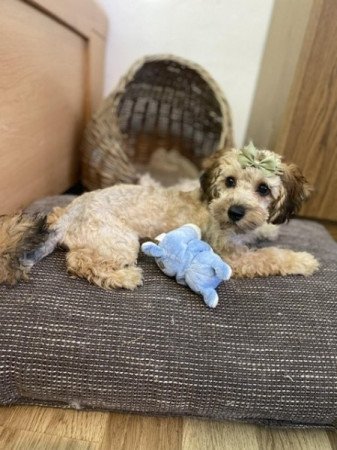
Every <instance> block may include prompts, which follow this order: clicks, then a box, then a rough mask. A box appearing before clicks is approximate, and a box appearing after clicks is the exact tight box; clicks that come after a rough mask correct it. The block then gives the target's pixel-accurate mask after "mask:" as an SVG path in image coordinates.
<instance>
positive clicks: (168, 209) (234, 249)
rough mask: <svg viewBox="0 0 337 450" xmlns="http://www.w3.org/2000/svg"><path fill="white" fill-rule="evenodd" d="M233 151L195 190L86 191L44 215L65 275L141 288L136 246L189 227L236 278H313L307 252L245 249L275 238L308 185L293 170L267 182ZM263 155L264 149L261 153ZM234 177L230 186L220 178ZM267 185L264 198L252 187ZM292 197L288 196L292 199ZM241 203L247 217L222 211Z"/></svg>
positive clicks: (223, 154)
mask: <svg viewBox="0 0 337 450" xmlns="http://www.w3.org/2000/svg"><path fill="white" fill-rule="evenodd" d="M238 152H239V151H238V150H236V149H232V150H226V151H225V150H224V151H220V152H218V153H217V154H216V155H215V156H213V157H212V159H211V160H210V161H209V162H208V164H206V171H205V173H204V175H203V176H202V178H201V184H200V186H198V187H197V188H195V189H193V190H191V191H188V192H186V191H185V192H184V191H181V190H179V188H177V187H173V188H166V189H165V188H161V187H156V186H146V185H145V186H139V185H137V186H135V185H117V186H113V187H110V188H106V189H102V190H98V191H93V192H89V193H86V194H83V195H82V196H80V197H78V198H77V199H75V200H74V201H73V202H72V203H71V204H70V205H69V206H68V207H66V208H64V209H61V208H58V209H55V210H54V211H53V213H51V214H50V215H49V216H48V224H49V231H50V232H52V233H53V236H57V237H58V242H59V244H61V245H62V246H63V247H65V248H66V249H68V254H67V267H68V271H69V272H70V273H71V274H73V275H77V276H79V277H82V278H86V279H87V280H88V281H90V282H92V283H95V284H96V285H98V286H101V287H103V288H106V289H110V288H120V287H123V288H127V289H135V288H136V287H137V286H139V285H140V284H141V283H142V274H141V269H140V268H138V267H137V257H138V252H139V241H140V239H142V238H147V239H149V238H150V239H153V238H155V236H157V235H159V234H161V233H163V232H167V231H170V230H172V229H174V228H176V227H179V226H181V225H183V224H185V223H195V224H196V225H198V226H199V227H200V228H201V230H202V235H203V238H204V239H205V240H207V241H208V242H209V243H210V244H211V245H212V247H213V248H214V250H215V251H216V252H217V253H219V254H220V255H221V256H222V257H223V258H224V259H225V260H226V261H227V262H228V263H229V264H230V265H231V266H232V269H233V274H234V276H236V277H256V276H269V275H289V274H300V275H311V274H312V273H313V272H314V271H315V270H316V269H317V268H318V262H317V261H316V260H315V258H314V257H313V256H312V255H310V254H309V253H305V252H299V253H297V252H294V251H292V250H285V249H279V248H276V247H270V248H264V249H259V250H254V249H250V248H248V247H247V245H246V244H247V243H250V244H251V243H252V242H253V241H254V240H257V239H262V238H264V237H267V238H268V237H269V238H275V237H276V228H275V226H273V225H272V224H270V222H272V221H273V218H276V219H275V222H276V223H280V222H281V221H284V220H286V219H287V218H288V217H289V216H291V215H292V214H293V213H294V212H295V211H296V208H297V207H298V206H299V205H300V203H301V202H302V201H303V200H304V199H305V197H306V195H307V189H306V181H305V180H304V178H303V177H302V175H299V171H298V170H297V169H295V168H294V166H286V165H285V164H283V165H282V173H281V174H280V175H275V176H273V177H268V178H265V177H264V176H263V174H262V172H261V171H260V170H259V169H257V168H254V167H249V168H245V169H243V168H242V167H241V165H240V163H239V161H238ZM265 153H266V151H264V153H263V154H261V156H263V155H264V154H265ZM228 176H230V177H234V178H235V180H236V185H235V187H234V188H229V187H227V186H226V183H225V179H226V177H228ZM260 183H265V184H267V185H268V186H269V188H270V194H269V195H268V196H261V195H259V193H258V192H257V186H258V185H259V184H260ZM290 196H292V197H291V198H290ZM237 204H239V205H242V206H243V207H244V208H245V211H246V214H245V216H244V217H243V218H242V219H241V220H239V221H237V222H232V221H231V219H230V218H229V216H228V210H229V208H230V207H231V206H232V205H237Z"/></svg>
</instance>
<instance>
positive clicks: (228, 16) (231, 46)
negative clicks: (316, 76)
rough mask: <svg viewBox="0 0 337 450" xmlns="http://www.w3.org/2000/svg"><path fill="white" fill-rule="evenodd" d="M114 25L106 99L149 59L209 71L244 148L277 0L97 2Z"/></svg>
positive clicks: (108, 60)
mask: <svg viewBox="0 0 337 450" xmlns="http://www.w3.org/2000/svg"><path fill="white" fill-rule="evenodd" d="M97 1H98V3H100V4H101V6H102V7H103V8H104V9H105V11H106V13H107V15H108V17H109V23H110V29H109V36H108V44H107V60H106V75H105V76H106V79H105V89H104V92H105V94H108V93H109V92H110V91H111V90H112V89H113V87H114V86H115V85H116V83H117V81H118V79H119V77H120V76H121V75H122V74H123V73H124V72H126V71H127V70H128V68H129V66H130V65H131V64H132V63H133V62H134V61H135V60H136V59H138V58H140V57H142V56H144V55H145V54H154V53H173V54H176V55H178V56H182V57H184V58H187V59H190V60H192V61H195V62H197V63H199V64H201V65H202V66H204V67H205V68H206V69H207V70H208V71H209V72H210V73H211V75H212V76H213V77H214V78H215V79H216V81H218V83H219V84H220V86H221V87H222V89H223V91H224V93H225V95H226V96H227V99H228V101H229V103H230V105H231V108H232V113H233V121H234V131H235V136H236V142H237V144H238V145H241V144H242V143H243V139H244V135H245V131H246V127H247V123H248V116H249V112H250V107H251V103H252V100H253V95H254V89H255V84H256V80H257V75H258V70H259V66H260V62H261V58H262V52H263V48H264V41H265V38H266V33H267V31H268V25H269V20H270V16H271V11H272V6H273V0H97Z"/></svg>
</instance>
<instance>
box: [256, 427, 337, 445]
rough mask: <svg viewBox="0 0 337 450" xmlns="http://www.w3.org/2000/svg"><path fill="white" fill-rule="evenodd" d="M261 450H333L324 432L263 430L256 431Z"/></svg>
mask: <svg viewBox="0 0 337 450" xmlns="http://www.w3.org/2000/svg"><path fill="white" fill-rule="evenodd" d="M257 436H258V442H259V445H260V447H259V448H261V449H268V450H290V449H291V450H335V448H333V447H332V446H331V443H330V440H329V437H328V435H327V432H326V431H325V430H323V429H322V430H310V429H306V430H302V429H301V430H300V429H281V428H280V429H279V428H264V427H261V428H259V429H258V430H257Z"/></svg>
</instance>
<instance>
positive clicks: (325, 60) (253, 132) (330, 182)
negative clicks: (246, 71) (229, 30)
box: [247, 0, 337, 221]
mask: <svg viewBox="0 0 337 450" xmlns="http://www.w3.org/2000/svg"><path fill="white" fill-rule="evenodd" d="M249 138H250V139H253V140H254V142H255V144H256V145H257V146H262V147H268V148H271V149H272V150H275V151H277V152H278V153H280V154H282V155H284V157H285V159H286V160H288V161H293V162H295V163H297V164H298V165H299V167H301V168H302V170H303V172H304V174H305V175H306V177H307V178H308V179H309V180H310V182H311V183H312V184H313V185H314V187H315V192H314V194H313V196H312V198H311V200H310V201H309V202H308V203H307V204H306V205H305V206H304V208H303V209H302V211H301V214H302V215H303V216H306V217H313V218H317V219H324V220H330V221H337V4H336V1H335V0H304V1H303V0H298V1H296V2H293V0H276V2H275V9H274V15H273V19H272V24H271V29H270V33H269V38H268V41H267V45H266V50H265V55H264V59H263V62H262V67H261V73H260V77H259V81H258V85H257V90H256V95H255V100H254V103H253V107H252V115H251V119H250V123H249V126H248V131H247V140H248V139H249Z"/></svg>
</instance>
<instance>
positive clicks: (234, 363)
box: [0, 220, 337, 426]
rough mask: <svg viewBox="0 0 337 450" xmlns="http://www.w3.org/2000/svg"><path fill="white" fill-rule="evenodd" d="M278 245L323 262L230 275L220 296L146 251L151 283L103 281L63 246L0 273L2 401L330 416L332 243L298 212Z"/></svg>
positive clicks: (315, 419)
mask: <svg viewBox="0 0 337 450" xmlns="http://www.w3.org/2000/svg"><path fill="white" fill-rule="evenodd" d="M277 245H280V246H286V247H290V248H294V249H298V250H309V251H311V252H312V253H314V254H315V255H316V256H317V257H318V258H319V259H320V261H321V264H322V266H321V269H320V271H319V272H318V273H316V274H315V275H314V276H312V277H309V278H303V277H299V276H289V277H270V278H259V279H253V280H234V279H233V280H230V281H229V282H227V283H225V284H223V285H222V286H221V287H220V288H219V294H220V295H219V297H220V301H219V305H218V307H217V308H216V309H215V310H210V309H208V308H207V307H206V306H205V305H204V304H203V302H202V300H201V298H200V297H199V296H197V295H196V294H194V293H192V292H191V291H190V290H189V289H187V288H185V287H182V286H180V285H178V284H177V283H175V281H174V280H172V279H169V278H167V277H165V276H164V275H163V274H162V273H161V272H160V270H159V269H158V268H157V267H156V265H155V263H154V261H153V260H151V259H149V258H147V257H145V256H140V258H139V264H140V266H141V267H142V268H143V270H144V278H145V282H144V286H143V287H141V288H139V289H137V290H136V291H134V292H128V291H126V290H116V291H113V292H111V291H110V292H109V291H104V290H102V289H99V288H97V287H95V286H92V285H90V284H89V283H87V282H86V281H84V280H80V279H75V278H71V277H70V276H69V275H67V273H66V268H65V255H64V253H63V252H62V251H57V252H55V253H54V254H53V255H51V256H49V257H48V258H46V259H45V260H44V261H43V262H41V263H40V264H39V265H37V266H36V267H35V268H34V270H33V273H32V276H31V279H30V281H29V282H27V283H21V284H19V285H18V286H16V287H11V288H8V287H0V403H1V404H4V405H5V404H14V403H20V404H42V405H52V406H64V407H69V406H70V407H76V408H89V409H90V408H94V409H101V410H122V411H134V412H143V413H149V414H165V415H166V414H182V415H195V416H203V417H208V418H213V419H238V420H245V421H254V422H260V423H267V424H274V425H275V424H280V425H294V426H300V425H310V426H333V425H334V424H335V420H336V418H337V370H336V369H337V364H336V360H337V337H336V330H337V314H336V297H337V295H336V294H337V276H336V275H337V264H336V261H337V245H336V243H335V242H334V241H333V240H332V238H331V237H330V236H329V235H328V234H327V232H326V231H325V229H324V228H323V227H322V226H320V225H318V224H316V223H312V222H309V221H299V220H293V221H291V222H290V223H289V224H288V225H286V226H283V227H282V229H281V236H280V238H279V241H278V242H277Z"/></svg>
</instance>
